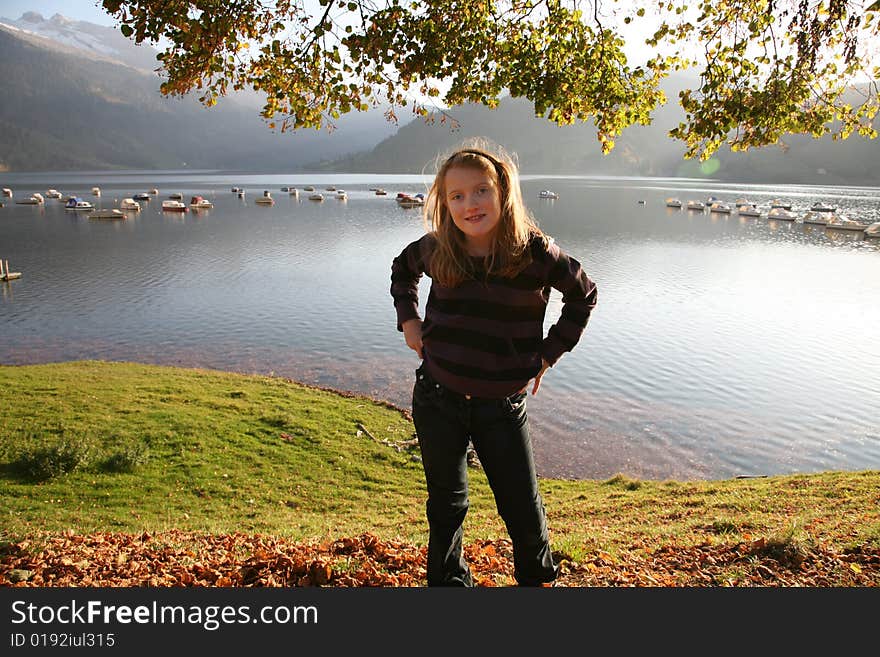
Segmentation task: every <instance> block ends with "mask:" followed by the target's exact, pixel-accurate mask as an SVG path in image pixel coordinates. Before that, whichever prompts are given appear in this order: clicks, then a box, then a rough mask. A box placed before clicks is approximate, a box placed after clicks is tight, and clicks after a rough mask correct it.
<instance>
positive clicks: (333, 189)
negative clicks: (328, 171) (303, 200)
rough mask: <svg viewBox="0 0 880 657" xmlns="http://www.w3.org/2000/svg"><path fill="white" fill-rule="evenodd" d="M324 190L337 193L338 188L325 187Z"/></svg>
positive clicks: (333, 186)
mask: <svg viewBox="0 0 880 657" xmlns="http://www.w3.org/2000/svg"><path fill="white" fill-rule="evenodd" d="M324 190H325V191H328V192H335V191H336V186H335V185H329V186H328V187H325V188H324Z"/></svg>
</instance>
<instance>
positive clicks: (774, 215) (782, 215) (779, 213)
mask: <svg viewBox="0 0 880 657" xmlns="http://www.w3.org/2000/svg"><path fill="white" fill-rule="evenodd" d="M767 218H768V219H775V220H777V221H795V220H796V219H797V218H798V216H797V213H796V212H792V211H791V210H789V209H788V208H783V207H779V206H776V207H773V208H770V212H768V213H767Z"/></svg>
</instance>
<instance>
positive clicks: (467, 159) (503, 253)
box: [424, 139, 546, 287]
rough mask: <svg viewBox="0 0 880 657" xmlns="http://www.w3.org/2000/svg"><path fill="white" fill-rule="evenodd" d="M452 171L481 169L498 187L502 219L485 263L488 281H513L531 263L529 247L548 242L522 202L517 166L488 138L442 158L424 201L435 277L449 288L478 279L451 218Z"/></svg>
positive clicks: (465, 144)
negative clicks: (494, 278) (432, 241)
mask: <svg viewBox="0 0 880 657" xmlns="http://www.w3.org/2000/svg"><path fill="white" fill-rule="evenodd" d="M453 167H467V168H472V169H478V170H480V171H483V172H484V173H486V174H487V175H488V176H489V177H490V178H491V179H492V181H493V182H494V183H495V187H496V189H497V190H498V194H499V197H500V201H501V203H500V204H501V219H500V221H499V223H498V229H497V231H496V233H495V239H494V240H493V243H492V247H491V249H490V251H489V254H488V256H487V257H486V260H485V272H484V274H485V277H486V278H488V277H489V276H490V275H494V276H503V277H507V278H512V277H514V276H516V275H517V274H519V273H520V272H521V271H522V270H523V269H524V268H525V267H527V266H528V265H529V264H530V263H531V261H532V254H531V252H530V250H529V248H528V246H529V242H530V241H531V240H532V239H533V238H534V237H536V236H537V237H540V238H541V239H542V240H544V242H545V243H546V237H545V236H544V234H543V233H542V232H541V230H540V228H538V225H537V223H536V222H535V220H534V218H533V217H532V216H531V214H530V213H529V211H528V209H527V208H526V206H525V203H524V202H523V199H522V191H521V190H520V186H519V171H518V167H517V165H516V162H515V160H514V158H513V157H512V156H510V155H509V154H508V153H507V152H506V151H505V150H504V149H503V148H501V147H500V146H498V145H497V144H490V143H489V142H488V141H487V140H485V139H477V140H470V141H467V142H464V143H463V144H461V145H460V146H458V147H457V148H455V149H454V150H453V151H452V152H451V153H449V154H441V155H440V156H439V157H438V160H437V163H436V168H437V174H436V175H435V177H434V183H433V184H432V185H431V188H430V190H429V191H428V196H427V199H426V202H425V216H424V219H425V224H426V227H427V228H428V230H430V231H431V232H432V234H433V235H434V237H435V239H436V241H437V248H436V249H435V250H434V252H433V254H432V256H431V278H432V279H433V280H435V281H437V282H438V283H439V284H440V285H443V286H445V287H455V286H457V285H459V284H460V283H462V282H463V281H465V280H475V279H476V278H477V275H478V271H477V269H476V268H475V266H474V263H473V261H472V260H471V258H470V256H469V255H468V252H467V249H466V248H465V236H464V233H462V232H461V230H459V229H458V227H457V226H456V225H455V222H453V220H452V215H451V214H450V213H449V208H448V206H447V204H446V190H445V187H446V172H447V171H449V169H451V168H453Z"/></svg>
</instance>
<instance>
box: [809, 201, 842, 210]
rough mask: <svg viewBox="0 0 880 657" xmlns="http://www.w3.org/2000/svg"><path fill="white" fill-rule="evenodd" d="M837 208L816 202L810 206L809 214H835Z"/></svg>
mask: <svg viewBox="0 0 880 657" xmlns="http://www.w3.org/2000/svg"><path fill="white" fill-rule="evenodd" d="M836 211H837V208H836V207H834V206H832V205H828V204H827V203H822V202H817V203H813V205H812V206H810V212H836Z"/></svg>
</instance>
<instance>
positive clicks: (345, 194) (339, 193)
mask: <svg viewBox="0 0 880 657" xmlns="http://www.w3.org/2000/svg"><path fill="white" fill-rule="evenodd" d="M336 198H338V199H339V200H340V201H346V200H348V192H346V191H345V190H344V189H337V190H336Z"/></svg>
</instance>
